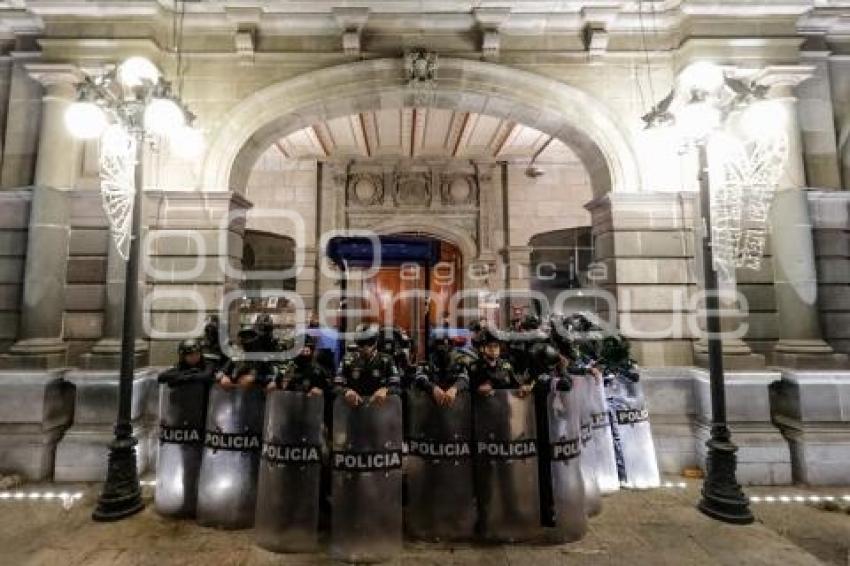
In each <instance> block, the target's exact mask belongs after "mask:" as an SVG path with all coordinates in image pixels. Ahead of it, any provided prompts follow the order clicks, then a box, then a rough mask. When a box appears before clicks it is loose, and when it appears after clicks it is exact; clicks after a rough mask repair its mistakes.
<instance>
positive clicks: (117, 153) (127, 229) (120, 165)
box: [100, 124, 136, 261]
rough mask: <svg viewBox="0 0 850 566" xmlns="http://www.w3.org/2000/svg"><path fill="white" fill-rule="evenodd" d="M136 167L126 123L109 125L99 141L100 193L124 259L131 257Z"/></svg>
mask: <svg viewBox="0 0 850 566" xmlns="http://www.w3.org/2000/svg"><path fill="white" fill-rule="evenodd" d="M135 169H136V140H135V139H134V138H133V136H131V135H130V133H129V132H127V130H126V129H125V128H124V127H123V126H121V125H119V124H115V125H113V126H110V127H109V129H107V130H106V132H105V133H104V134H103V138H102V139H101V144H100V194H101V197H102V199H103V210H104V212H106V217H107V219H108V220H109V228H110V230H109V231H110V232H111V233H112V238H113V239H114V240H115V246H116V247H117V249H118V254H119V255H120V256H121V257H122V258H123V259H124V260H125V261H126V260H127V258H129V257H130V239H131V237H132V228H133V197H134V195H135V193H136V179H135Z"/></svg>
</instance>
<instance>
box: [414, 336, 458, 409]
mask: <svg viewBox="0 0 850 566" xmlns="http://www.w3.org/2000/svg"><path fill="white" fill-rule="evenodd" d="M450 344H451V338H449V336H448V334H445V333H444V334H442V335H438V336H437V337H435V338H434V340H433V341H432V345H431V359H430V360H429V361H428V363H427V364H425V366H424V367H420V368H419V372H418V373H417V375H416V386H417V387H418V388H419V389H421V390H422V391H425V392H426V393H428V394H430V395H431V397H433V399H434V402H435V403H437V404H438V405H441V406H447V405H451V404H452V403H454V400H455V398H456V397H457V394H458V392H460V391H467V390H469V376H468V375H467V372H466V366H465V365H463V364H462V363H461V362H460V361H459V359H458V358H457V357H455V356H453V355H452V350H451V346H450Z"/></svg>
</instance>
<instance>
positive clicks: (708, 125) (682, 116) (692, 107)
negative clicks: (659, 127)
mask: <svg viewBox="0 0 850 566" xmlns="http://www.w3.org/2000/svg"><path fill="white" fill-rule="evenodd" d="M719 125H720V110H718V109H717V108H715V107H714V106H713V105H711V104H709V103H708V102H705V101H703V102H691V103H689V104H686V105H684V106H683V107H682V108H681V109H680V110H679V111H678V112H677V113H676V127H677V128H678V129H679V133H680V135H681V136H682V137H684V138H687V139H692V140H699V139H703V138H705V137H706V136H708V135H709V134H710V133H711V132H712V131H714V130H715V129H717V127H718V126H719Z"/></svg>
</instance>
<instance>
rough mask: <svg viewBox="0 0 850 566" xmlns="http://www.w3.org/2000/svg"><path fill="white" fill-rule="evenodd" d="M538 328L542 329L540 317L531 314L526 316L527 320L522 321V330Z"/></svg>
mask: <svg viewBox="0 0 850 566" xmlns="http://www.w3.org/2000/svg"><path fill="white" fill-rule="evenodd" d="M538 328H540V317H539V316H537V315H536V314H531V313H529V314H527V315H525V318H523V319H522V329H523V330H537V329H538Z"/></svg>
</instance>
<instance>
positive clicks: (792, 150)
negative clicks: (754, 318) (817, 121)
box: [761, 68, 847, 368]
mask: <svg viewBox="0 0 850 566" xmlns="http://www.w3.org/2000/svg"><path fill="white" fill-rule="evenodd" d="M809 76H810V69H807V68H790V69H782V68H769V69H768V70H767V72H766V73H765V75H764V76H763V77H762V78H761V82H762V83H764V84H768V85H770V86H771V87H772V88H771V100H772V101H773V103H774V104H776V105H777V107H779V108H781V110H782V112H780V113H778V115H777V116H776V119H777V120H781V121H782V127H783V129H784V131H785V133H786V135H787V136H788V158H787V161H786V164H785V169H784V171H783V174H782V177H781V178H780V181H779V186H778V187H777V193H776V196H775V198H774V201H773V206H772V207H771V210H770V225H771V227H774V228H775V229H773V230H772V231H771V245H772V255H773V270H774V286H775V291H776V307H777V311H778V315H779V341H778V343H777V344H776V346H775V347H774V352H773V360H772V361H773V363H774V364H775V365H778V366H783V367H792V368H799V367H806V368H833V367H839V366H841V365H844V364H846V362H847V359H846V357H844V356H836V355H835V353H834V351H833V349H832V348H831V347H830V346H829V345H828V344H827V343H826V342H825V341H824V340H823V337H822V333H821V327H820V318H819V314H818V304H817V271H816V269H815V256H814V241H813V236H812V222H811V219H810V217H809V209H808V202H807V199H806V192H805V191H806V175H805V167H804V165H803V142H802V136H801V133H800V125H799V120H798V117H797V99H796V97H795V95H794V88H795V87H796V86H797V85H798V84H799V83H801V82H803V81H804V80H806V79H807V78H809Z"/></svg>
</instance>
